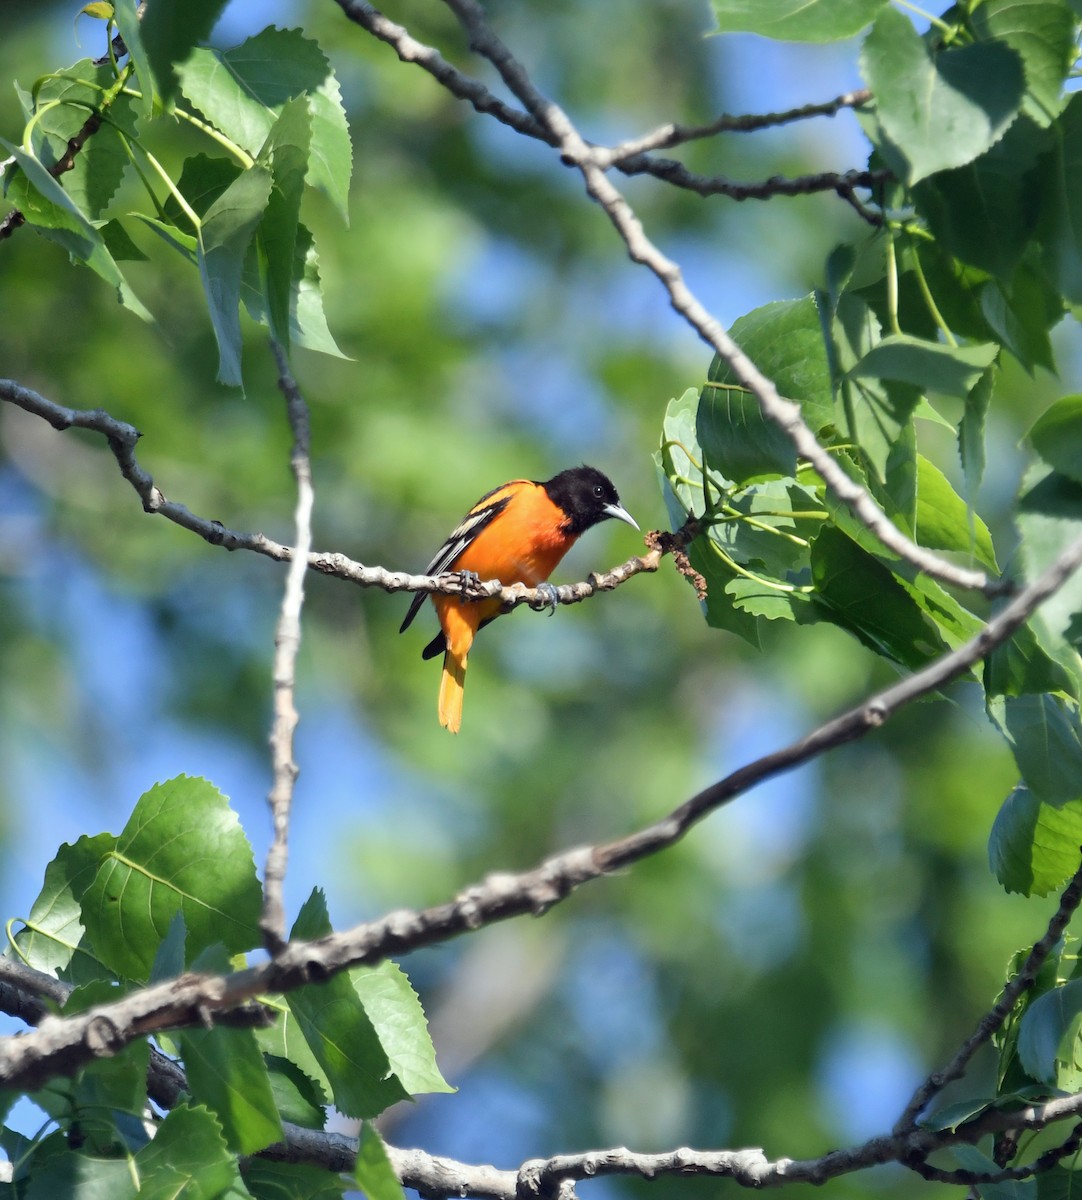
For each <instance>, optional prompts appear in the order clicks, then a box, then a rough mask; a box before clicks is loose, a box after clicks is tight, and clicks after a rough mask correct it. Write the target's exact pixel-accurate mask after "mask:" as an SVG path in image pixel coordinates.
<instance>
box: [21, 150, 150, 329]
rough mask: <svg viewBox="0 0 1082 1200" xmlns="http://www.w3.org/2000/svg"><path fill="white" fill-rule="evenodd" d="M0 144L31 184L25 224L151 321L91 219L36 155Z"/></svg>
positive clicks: (26, 198) (24, 203)
mask: <svg viewBox="0 0 1082 1200" xmlns="http://www.w3.org/2000/svg"><path fill="white" fill-rule="evenodd" d="M0 146H3V147H4V148H5V149H6V150H7V151H8V153H9V154H10V155H11V156H12V157H13V158H14V159H15V161H16V162H17V163H18V164H19V167H20V169H21V170H22V171H23V173H24V174H25V175H26V177H27V179H28V180H29V181H30V183H31V184H32V185H33V188H32V190H31V191H29V192H28V193H27V194H26V195H24V196H23V197H22V205H21V207H22V212H23V215H24V216H25V217H26V220H27V222H28V224H30V225H33V226H35V227H36V228H37V229H38V231H39V232H40V233H42V234H43V235H44V236H45V237H48V238H49V239H50V240H51V241H55V242H56V243H57V244H58V245H61V246H63V247H64V249H65V250H67V251H68V253H69V254H71V255H72V256H73V257H75V258H76V259H78V260H79V261H80V262H84V263H86V265H87V266H88V267H90V269H91V270H92V271H94V272H96V273H97V274H98V275H99V276H101V278H102V279H104V280H105V282H106V283H108V284H109V285H110V286H111V287H112V288H113V289H114V290H115V291H116V294H117V299H118V300H119V301H120V303H121V304H123V305H124V307H125V308H127V309H129V310H130V311H131V312H133V313H135V315H136V316H137V317H141V318H142V319H143V320H144V321H153V317H152V316H151V315H150V313H149V312H148V311H147V310H146V308H145V307H144V306H143V304H142V302H141V301H140V300H139V298H138V297H137V296H136V295H135V293H134V292H133V291H132V290H131V288H130V287H129V285H128V282H127V280H126V279H125V278H124V275H123V273H122V272H121V270H120V268H119V267H118V266H117V264H116V262H115V260H114V259H113V256H112V255H111V254H110V253H109V251H108V249H107V248H106V246H105V242H104V241H102V237H101V234H100V233H99V232H98V230H97V229H96V228H95V227H94V225H93V223H92V222H91V221H90V218H89V217H88V216H87V215H86V214H85V213H83V212H81V211H80V210H79V208H78V206H77V205H76V204H75V203H74V202H73V201H72V199H71V197H70V196H69V195H68V194H67V193H66V192H65V191H64V189H63V188H62V187H61V186H60V184H59V183H57V181H56V180H55V179H54V178H53V177H52V176H51V175H50V174H49V172H48V171H47V170H46V169H45V167H43V166H42V165H41V163H40V162H38V160H37V159H36V158H34V157H32V156H31V155H29V154H27V153H26V152H25V151H23V150H22V149H21V148H20V147H18V146H13V145H12V144H11V143H10V142H6V141H4V139H3V138H0Z"/></svg>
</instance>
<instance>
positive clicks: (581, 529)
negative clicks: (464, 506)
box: [399, 465, 639, 733]
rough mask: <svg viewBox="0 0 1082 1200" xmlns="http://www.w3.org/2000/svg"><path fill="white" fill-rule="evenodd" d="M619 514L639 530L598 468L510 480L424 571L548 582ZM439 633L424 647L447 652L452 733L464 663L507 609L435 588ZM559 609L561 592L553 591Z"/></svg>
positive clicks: (443, 720) (444, 682) (458, 722)
mask: <svg viewBox="0 0 1082 1200" xmlns="http://www.w3.org/2000/svg"><path fill="white" fill-rule="evenodd" d="M610 518H615V519H616V520H618V521H626V522H627V524H628V525H631V526H632V527H633V528H635V529H638V528H639V526H638V523H637V522H636V521H635V518H634V517H632V515H631V514H630V513H629V512H628V511H627V509H625V508H624V507H623V505H622V504H621V503H620V497H619V495H617V492H616V488H615V487H614V486H613V483H612V480H611V479H609V477H608V476H607V475H605V474H603V473H602V472H601V471H599V470H597V468H596V467H588V466H585V465H584V466H580V467H571V468H569V469H568V470H566V471H561V472H560V473H559V474H558V475H554V476H553V477H552V478H551V479H548V480H545V481H544V482H538V481H537V480H533V479H512V480H510V481H509V482H508V483H504V484H501V485H500V486H499V487H497V488H493V489H492V491H490V492H486V493H485V495H483V496H482V497H481V499H480V500H478V501H477V503H476V504H474V505H473V507H472V508H471V509H470V510H469V512H468V513H466V515H465V516H464V517H463V518H462V520H461V521H460V522H459V523H458V525H457V526H456V527H455V528H454V529H453V530H452V531H451V534H450V536H449V537H448V538H447V540H446V541H445V542H444V543H443V545H442V546H441V547H440V548H439V550H437V551H436V554H435V555H434V556H433V559H432V561H431V562H430V563H429V564H428V566H427V568H426V569H425V574H426V575H443V574H444V573H446V572H448V571H463V572H468V573H471V574H473V575H476V576H478V577H479V578H481V579H484V580H488V579H498V580H499V581H500V582H501V583H502V584H503V585H504V586H505V587H507V586H508V585H510V584H513V583H524V584H526V586H527V587H538V586H540V585H542V584H544V583H545V581H546V580H547V579H548V577H549V575H551V574H552V572H553V571H554V570H555V568H556V566H557V564H558V563H559V561H560V559H562V558H563V556H564V555H565V554H566V553H567V552H568V550H570V549H571V547H572V546H573V545H574V544H575V542H576V541H578V539H579V536H580V535H581V534H583V533H585V532H586V530H587V529H590V528H591V527H592V526H594V525H597V524H598V523H599V522H601V521H606V520H608V519H610ZM425 596H426V593H424V592H418V593H417V594H416V595H415V596H414V597H413V602H412V603H411V604H410V607H409V612H407V613H406V618H405V620H404V621H403V622H402V625H401V628H400V629H399V632H400V633H404V632H405V631H406V630H407V629H408V628H409V626H410V623H411V622H412V621H413V618H414V617H415V616H416V615H417V613H418V612H419V611H420V609H421V606H422V604H424V601H425ZM432 603H433V605H434V606H435V608H436V615H437V617H438V618H439V622H440V631H439V633H437V634H436V636H435V637H434V638H433V639H432V641H431V642H429V643H428V645H427V646H426V647H425V648H424V650H423V651H422V652H421V657H422V658H424V659H429V658H435V657H436V655H437V654H440V653H442V654H443V674H442V676H441V678H440V695H439V717H440V724H441V725H442V726H443V727H444V728H445V729H447V730H450V732H451V733H458V731H459V729H460V728H461V726H462V696H463V687H464V685H465V681H466V661H467V658H468V656H469V652H470V647H471V646H472V645H473V639H474V637H475V635H476V634H477V631H478V629H480V628H481V627H482V626H484V625H487V624H488V623H489V622H490V621H494V620H495V619H496V617H498V616H499V615H500V609H501V607H502V604H501V601H500V598H499V597H498V596H495V597H490V598H489V599H486V600H463V599H462V598H460V597H458V596H446V595H440V594H439V593H435V592H434V593H432ZM552 603H553V607H555V604H556V592H555V589H554V588H553V589H552Z"/></svg>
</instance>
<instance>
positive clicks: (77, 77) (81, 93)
mask: <svg viewBox="0 0 1082 1200" xmlns="http://www.w3.org/2000/svg"><path fill="white" fill-rule="evenodd" d="M115 82H116V80H115V78H114V76H113V70H112V67H111V66H108V65H106V66H101V67H96V66H94V64H93V63H92V62H91V61H90V60H89V59H82V60H81V61H80V62H77V63H75V64H74V65H73V66H70V67H68V68H66V69H65V70H63V71H58V72H56V73H55V74H51V75H48V76H46V77H45V79H44V80H42V81H40V82H39V84H38V85H37V86H36V87H35V89H34V108H35V120H34V125H33V131H32V134H31V138H32V146H33V152H34V157H35V158H37V160H38V161H39V162H40V163H41V164H42V166H44V167H46V168H52V167H55V166H56V164H57V163H58V162H60V160H61V159H63V158H66V157H67V156H68V153H69V152H68V142H69V140H70V139H71V138H74V137H76V136H77V135H78V134H79V133H80V132H81V131H82V129H83V126H84V125H86V123H87V121H88V120H89V119H90V118H91V117H92V116H93V115H94V114H95V113H96V112H98V111H99V110H100V108H101V103H102V93H103V92H104V91H106V90H108V89H109V88H110V87H112V86H113V85H114V84H115ZM122 133H123V135H126V136H127V137H128V138H129V139H131V138H134V137H136V120H135V114H134V109H133V101H132V100H131V98H130V97H128V96H125V95H123V94H122V95H119V96H117V97H116V98H115V99H114V100H113V102H112V104H110V106H109V110H108V120H105V121H102V123H101V124H100V125H99V126H98V128H97V130H96V131H95V132H94V134H93V136H91V137H88V138H86V140H85V141H84V142H83V145H82V148H81V149H80V150H79V152H78V153H77V154H76V155H75V156H74V157H73V158H72V159H71V166H70V169H69V170H66V171H64V173H63V175H62V177H61V180H59V181H58V183H59V185H60V186H61V187H62V188H63V190H64V192H65V193H66V194H67V195H68V196H69V197H70V198H71V202H72V204H73V205H74V206H75V207H76V208H77V209H78V210H79V211H80V212H82V213H84V214H86V216H87V217H89V218H91V219H95V220H96V219H97V218H98V217H99V216H101V214H102V212H103V211H104V209H105V208H106V206H107V205H108V204H109V202H110V200H112V198H113V196H114V195H115V194H116V190H117V188H118V187H119V186H120V182H121V180H122V178H123V176H124V173H125V172H126V171H127V169H128V166H129V162H130V160H129V156H128V152H127V149H126V147H125V144H124V136H122ZM26 186H28V181H27V180H26V179H25V178H24V179H22V180H20V179H19V178H18V177H16V178H15V179H14V180H12V182H11V183H10V184H9V186H8V189H7V195H8V199H9V200H10V201H11V202H12V203H13V204H15V205H18V206H19V207H21V206H22V204H23V203H24V202H25V200H26V197H25V192H24V190H23V189H24V188H25V187H26Z"/></svg>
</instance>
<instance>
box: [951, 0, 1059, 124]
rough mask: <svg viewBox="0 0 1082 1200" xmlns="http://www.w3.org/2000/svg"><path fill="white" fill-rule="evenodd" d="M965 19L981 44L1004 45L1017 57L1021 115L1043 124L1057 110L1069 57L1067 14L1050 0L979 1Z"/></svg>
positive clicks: (1054, 1)
mask: <svg viewBox="0 0 1082 1200" xmlns="http://www.w3.org/2000/svg"><path fill="white" fill-rule="evenodd" d="M971 19H972V21H973V29H974V31H975V32H976V33H977V34H978V35H979V36H981V38H982V39H984V38H987V39H989V40H991V39H999V40H1001V41H1004V42H1006V43H1007V45H1008V46H1010V47H1011V49H1012V50H1016V51H1017V52H1018V53H1019V54H1020V55H1021V56H1022V63H1023V66H1024V67H1025V73H1026V103H1025V107H1024V111H1025V112H1026V113H1027V114H1028V115H1029V116H1030V117H1032V118H1033V120H1034V121H1036V122H1037V123H1038V124H1040V125H1047V124H1048V123H1049V122H1050V121H1051V120H1052V118H1053V117H1054V116H1055V115H1056V113H1058V112H1059V110H1060V106H1061V104H1062V97H1061V92H1062V88H1063V83H1064V80H1065V79H1066V78H1067V74H1068V71H1069V70H1070V67H1071V63H1072V61H1073V60H1074V57H1075V40H1074V21H1073V20H1072V19H1071V13H1070V10H1069V9H1068V8H1067V7H1066V6H1065V5H1064V4H1062V3H1057V2H1056V0H984V2H983V3H982V4H979V5H977V7H976V8H974V10H973V14H972V18H971Z"/></svg>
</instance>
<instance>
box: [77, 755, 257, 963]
mask: <svg viewBox="0 0 1082 1200" xmlns="http://www.w3.org/2000/svg"><path fill="white" fill-rule="evenodd" d="M261 899H262V898H261V892H260V887H259V883H258V881H257V879H256V875H255V864H254V862H253V860H252V848H251V846H250V845H249V844H248V839H247V838H246V837H245V836H244V833H243V831H242V830H241V828H240V825H239V824H238V822H237V818H236V814H235V813H234V812H233V811H232V809H230V807H229V803H228V801H227V800H226V798H225V797H224V796H223V795H222V794H221V792H219V791H218V789H217V788H216V787H214V786H213V785H212V784H210V783H208V782H207V781H206V780H205V779H193V778H189V777H188V776H186V775H181V776H178V777H177V778H176V779H173V780H170V781H169V782H167V783H160V784H157V785H156V786H155V787H153V788H151V789H150V791H148V792H146V793H145V794H144V795H143V796H142V797H141V798H140V800H139V802H138V803H137V804H136V806H135V810H134V812H133V813H132V815H131V818H130V820H129V821H128V823H127V825H126V826H125V827H124V832H123V833H122V834H121V835H120V837H119V838H118V839H117V845H116V849H115V850H114V851H112V852H111V853H110V854H109V855H108V856H107V857H106V859H105V861H104V862H103V863H102V865H101V867H100V868H99V870H98V872H97V876H96V877H95V879H94V882H93V884H92V885H91V886H90V888H88V890H87V892H86V893H85V895H84V896H83V902H82V914H83V924H84V925H85V926H86V928H87V931H88V932H89V934H90V937H91V940H92V941H93V943H94V947H95V950H96V951H97V953H98V955H99V957H100V958H101V959H102V961H103V962H105V963H107V964H108V965H109V966H111V967H112V968H113V969H114V970H115V971H116V972H117V973H118V974H119V975H122V976H126V977H127V978H130V979H136V980H144V979H146V978H147V976H148V974H149V972H150V967H151V964H152V963H153V961H154V954H155V951H156V949H157V947H158V943H159V942H160V941H161V940H162V938H163V937H164V936H165V934H166V932H167V931H168V929H169V923H170V921H171V920H172V919H173V915H174V913H176V912H178V911H179V912H183V914H184V921H185V924H186V925H187V927H188V946H187V950H188V955H189V957H194V956H195V955H196V954H198V953H199V952H200V951H201V950H203V949H204V948H206V947H207V946H211V945H213V944H214V943H216V942H221V943H223V944H224V945H225V946H226V948H227V949H228V950H229V952H230V953H232V954H235V953H238V952H240V951H244V950H249V949H251V948H252V947H253V946H255V945H257V944H258V942H259V931H258V922H259V913H260V905H261Z"/></svg>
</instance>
